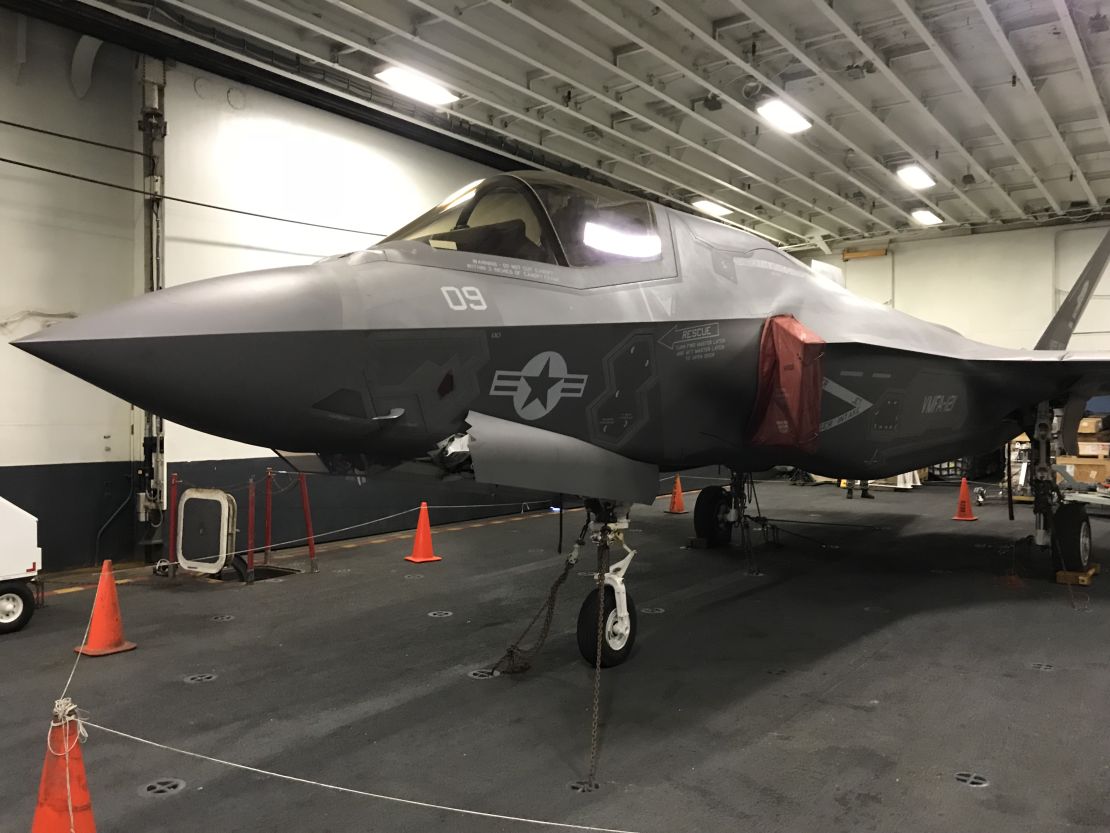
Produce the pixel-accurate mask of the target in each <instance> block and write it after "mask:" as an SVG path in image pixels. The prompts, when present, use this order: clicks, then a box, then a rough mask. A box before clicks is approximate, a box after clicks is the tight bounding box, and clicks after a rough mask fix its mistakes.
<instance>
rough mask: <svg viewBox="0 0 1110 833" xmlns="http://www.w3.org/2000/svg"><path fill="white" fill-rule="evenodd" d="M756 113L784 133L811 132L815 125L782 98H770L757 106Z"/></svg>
mask: <svg viewBox="0 0 1110 833" xmlns="http://www.w3.org/2000/svg"><path fill="white" fill-rule="evenodd" d="M755 109H756V112H757V113H759V115H761V116H763V118H765V119H766V120H767V123H768V124H769V125H771V127H773V128H775V129H776V130H781V131H782V132H783V133H801V132H802V131H803V130H809V129H810V128H811V127H812V126H813V125H812V124H810V122H809V119H807V118H806V117H805V116H803V115H802V114H801V113H799V112H798V111H797V110H795V109H794V108H793V107H791V106H790V105H789V104H787V103H786V102H785V101H783V100H782V99H781V98H768V99H767V100H766V101H764V102H763V103H762V104H759V105H757V106H756V108H755Z"/></svg>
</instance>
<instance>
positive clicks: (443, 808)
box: [84, 719, 637, 833]
mask: <svg viewBox="0 0 1110 833" xmlns="http://www.w3.org/2000/svg"><path fill="white" fill-rule="evenodd" d="M84 725H85V726H91V727H92V728H94V729H99V730H100V731H101V732H107V733H108V734H110V735H115V736H116V737H120V738H123V739H125V740H130V741H134V742H135V743H142V744H145V745H146V746H153V747H154V748H155V749H162V750H164V751H166V752H175V753H177V754H178V755H186V756H188V757H190V758H196V759H198V760H201V761H208V762H209V763H212V764H219V765H220V766H226V767H230V768H231V769H238V770H242V771H243V772H253V773H255V774H256V775H265V776H267V777H268V778H278V779H280V780H282V781H291V782H293V783H295V784H305V785H307V786H310V787H322V788H323V789H326V790H333V791H335V792H340V793H347V794H348V795H358V796H362V797H363V798H373V799H377V800H379V801H392V802H394V803H397V804H406V805H408V806H410V807H422V808H424V809H426V810H438V811H440V812H444V813H456V814H458V815H463V816H477V817H478V818H485V819H497V820H499V821H513V822H520V823H521V824H534V825H538V826H541V827H554V828H558V829H561V830H581V831H585V832H586V833H637V831H634V830H622V829H618V828H613V827H594V826H592V825H588V824H572V823H570V822H563V821H545V820H543V819H530V818H525V817H524V816H508V815H504V814H502V813H487V812H484V811H482V810H468V809H466V808H465V807H452V806H450V805H448V804H435V803H433V802H430V801H418V800H416V799H413V798H401V797H400V796H395V795H384V794H382V793H375V792H369V791H367V790H356V789H354V788H353V787H341V786H339V785H338V784H327V783H324V782H323V781H313V780H312V779H310V778H298V777H297V776H295V775H286V774H285V773H282V772H271V771H269V770H266V769H260V768H259V767H254V766H248V765H247V764H239V763H235V762H234V761H225V760H223V759H222V758H213V757H212V756H210V755H202V754H200V753H199V752H190V751H189V750H188V749H177V748H176V747H173V746H167V745H166V744H164V743H158V742H157V741H153V740H147V739H146V738H141V737H139V736H137V735H131V734H128V733H127V732H121V731H119V730H118V729H109V728H108V727H107V726H101V725H100V724H99V723H93V722H92V721H91V720H88V719H86V720H85V721H84Z"/></svg>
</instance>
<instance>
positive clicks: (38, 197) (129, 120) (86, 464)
mask: <svg viewBox="0 0 1110 833" xmlns="http://www.w3.org/2000/svg"><path fill="white" fill-rule="evenodd" d="M78 41H79V35H78V34H77V33H75V32H71V31H68V30H65V29H60V28H58V27H56V26H52V25H50V24H47V23H43V22H41V21H38V20H35V19H33V18H27V17H21V16H19V15H16V14H15V13H13V12H9V11H6V10H0V118H3V119H5V120H7V121H13V122H18V123H24V124H31V125H35V126H38V127H42V128H46V129H49V130H53V131H56V132H60V133H67V134H71V135H76V136H82V137H85V138H88V139H92V140H95V141H98V142H103V143H105V144H109V145H115V146H119V147H123V148H130V149H137V148H138V145H139V141H140V140H139V135H138V133H137V131H136V129H135V122H136V116H135V114H136V113H137V112H138V103H137V95H136V93H137V90H136V85H135V83H134V80H133V79H134V64H135V56H134V54H133V53H130V52H128V51H127V50H124V49H120V48H117V47H114V46H112V45H110V44H104V45H103V46H102V47H101V48H100V50H99V51H98V53H97V55H96V59H95V62H94V65H93V70H92V73H91V76H88V75H87V76H84V77H83V78H82V76H81V74H80V73H78V80H79V82H81V81H82V80H87V81H89V82H90V83H89V86H88V89H87V91H85V92H84V94H83V95H79V94H78V92H75V90H74V88H73V86H72V85H71V82H70V67H71V61H72V58H73V54H74V49H75V48H76V47H77V44H78ZM79 86H82V84H80V83H79ZM0 150H2V152H0V155H2V156H5V157H7V158H10V159H16V160H20V161H23V162H26V163H29V164H32V165H38V166H41V167H44V168H49V169H54V170H63V171H69V172H71V173H76V174H80V175H84V176H91V177H97V178H100V179H105V180H110V181H112V182H116V183H120V184H123V185H134V184H135V182H136V181H137V178H138V176H139V175H140V167H139V164H138V157H137V156H135V155H134V154H130V153H126V152H121V151H117V150H109V149H105V148H99V147H95V146H92V145H88V144H81V143H77V142H73V141H69V140H66V139H61V138H57V137H51V136H46V135H43V134H40V133H32V132H29V131H26V130H20V129H18V128H14V127H10V126H7V125H0ZM141 210H142V206H141V200H140V199H139V198H138V197H136V196H135V195H133V194H129V193H127V192H125V191H118V190H110V189H107V188H104V187H102V186H97V185H91V184H88V183H82V182H77V181H75V180H72V179H64V178H62V177H59V176H57V175H55V174H51V173H47V172H45V171H36V170H31V169H29V168H21V167H16V166H13V165H8V164H3V163H0V252H2V253H3V257H4V265H3V268H2V269H0V495H3V496H4V497H5V498H7V499H8V500H10V501H12V502H13V503H15V504H16V505H17V506H19V507H20V508H22V509H24V510H26V511H28V512H30V513H32V514H33V515H35V516H36V517H38V518H39V525H38V530H39V543H40V545H41V547H42V551H43V563H44V567H45V568H46V569H60V568H63V567H66V566H72V565H74V564H79V563H88V562H89V561H91V560H92V559H93V557H94V554H95V553H96V551H97V548H98V543H97V537H98V533H99V532H100V530H101V529H102V527H103V530H104V531H103V534H102V535H101V536H100V541H99V548H100V551H101V552H103V553H111V554H115V555H118V554H121V553H127V552H129V551H130V547H131V542H132V540H133V524H132V521H131V518H130V517H129V513H128V512H127V511H123V509H126V506H125V503H126V502H128V501H129V493H130V482H131V477H130V475H131V463H130V461H131V460H132V459H134V458H135V457H136V456H137V454H138V451H137V449H136V448H135V447H134V446H135V445H136V440H135V438H134V436H133V435H132V433H131V424H132V417H133V409H132V408H131V406H130V405H128V404H127V403H125V402H123V401H121V400H119V399H116V398H115V397H113V396H109V395H108V394H106V393H104V392H102V391H100V390H99V389H97V388H94V387H93V386H92V385H88V384H86V383H85V382H82V381H81V380H79V379H77V378H75V377H73V376H70V375H68V374H66V373H63V372H62V371H60V370H57V369H55V368H53V367H51V366H50V365H47V364H46V363H45V362H42V361H39V360H38V359H35V358H33V357H32V356H29V355H27V354H26V353H23V352H22V351H20V350H17V349H15V348H14V347H10V346H9V345H8V342H9V341H11V340H13V339H16V338H18V337H20V336H23V335H27V334H29V333H33V332H35V331H36V330H38V329H40V328H41V327H42V326H43V325H44V324H47V323H49V322H50V321H51V320H53V319H51V318H49V317H44V316H42V315H39V314H37V313H50V314H56V315H81V314H84V313H88V312H93V311H95V310H98V309H101V308H103V307H106V306H109V305H111V304H114V303H117V302H118V301H122V300H124V299H125V298H128V297H130V296H131V295H133V294H135V293H136V292H138V291H140V290H141V287H142V271H141V261H140V258H141V254H137V251H136V249H137V248H138V250H139V252H141V248H142V247H141V245H139V242H138V241H140V240H141V230H142V225H141V222H142V221H141V217H142V213H141ZM32 313H35V314H32ZM121 507H122V509H121ZM117 509H120V510H121V511H120V513H119V514H118V515H117V516H116V519H115V521H114V522H113V523H112V524H110V525H105V521H106V520H107V519H108V518H109V517H111V516H112V514H113V513H114V512H116V510H117Z"/></svg>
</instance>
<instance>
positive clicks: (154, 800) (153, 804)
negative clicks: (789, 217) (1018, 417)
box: [0, 483, 1110, 833]
mask: <svg viewBox="0 0 1110 833" xmlns="http://www.w3.org/2000/svg"><path fill="white" fill-rule="evenodd" d="M688 485H695V484H691V483H688ZM687 498H688V502H689V508H692V501H693V495H687ZM760 499H761V502H762V506H763V510H764V512H765V513H766V514H768V515H770V516H772V517H776V518H792V519H796V520H802V521H809V522H814V521H823V520H827V521H832V522H836V523H840V524H850V523H857V524H867V525H870V526H875V527H880V528H878V529H866V528H861V527H853V526H809V525H807V526H801V525H784V528H788V529H790V530H793V531H796V532H801V533H802V534H804V535H806V536H809V537H808V538H796V537H793V536H789V535H784V536H783V541H784V543H785V544H786V546H785V548H783V549H781V550H777V551H773V552H771V551H768V550H765V549H762V548H761V550H760V552H759V557H760V560H759V564H760V567H761V569H762V571H763V573H764V574H763V575H761V576H752V575H749V574H748V572H747V569H746V566H747V565H746V564H745V562H744V560H743V559H742V558H741V557H740V555H739V553H738V552H737V551H735V550H732V551H697V550H689V549H684V548H683V545H684V544H685V543H686V540H687V538H688V536H689V534H690V524H691V521H690V516H689V515H686V516H680V517H676V516H669V515H665V514H663V512H662V510H663V508H664V506H665V501H664V500H663V499H660V500H659V501H657V503H656V504H655V506H654V507H653V508H650V509H647V508H640V509H639V510H638V511H637V512H636V513H635V514H634V524H633V528H634V530H636V531H635V532H634V533H633V534H632V535H631V536H630V540H631V542H632V543H633V544H634V545H635V546H636V547H637V548H638V549H639V552H640V554H639V556H638V557H637V559H636V561H635V563H634V564H633V567H632V570H631V574H630V579H629V582H630V583H629V586H630V589H631V592H632V593H633V594H634V596H635V601H636V604H637V606H638V607H640V608H643V607H656V608H663V612H662V613H658V614H656V615H641V616H640V632H639V639H638V644H637V648H636V651H635V654H634V656H633V657H632V659H631V660H630V661H629V662H628V663H627V664H626V665H624V666H622V667H620V668H617V669H613V670H610V671H607V672H606V673H605V675H604V681H603V687H602V704H603V709H604V712H603V714H604V718H603V719H604V725H603V740H602V757H601V767H600V772H599V777H600V780H601V781H602V785H603V786H602V789H601V790H600V791H599V792H596V793H592V794H588V795H582V794H579V793H576V792H574V791H572V790H571V789H569V787H568V785H569V783H570V782H572V781H574V780H576V779H579V778H582V777H583V776H584V767H585V754H586V749H587V741H588V729H589V717H590V710H589V705H590V682H591V669H590V668H589V667H588V666H587V665H586V664H585V663H584V662H583V661H582V660H581V659H580V658H579V656H578V652H577V649H576V647H575V642H574V632H573V628H574V621H575V616H576V614H577V610H578V607H579V604H580V603H581V600H582V598H583V597H584V596H585V594H586V593H587V592H588V591H589V589H590V581H591V580H590V579H589V578H587V577H584V576H579V575H575V574H572V577H571V580H570V581H569V582H568V584H567V586H566V587H565V588H564V590H563V594H562V596H561V599H560V605H559V608H558V613H557V616H556V618H555V623H554V627H553V629H552V637H551V639H550V640H549V642H548V645H547V647H546V649H545V650H544V652H543V654H542V656H541V658H540V659H539V661H538V663H537V665H536V667H535V668H534V669H533V670H532V671H530V672H528V673H526V674H524V675H522V676H518V677H511V678H510V677H499V678H494V679H486V680H475V679H471V678H469V677H468V676H467V672H469V671H471V670H474V669H478V668H482V667H485V666H488V665H489V664H490V663H491V661H492V660H494V659H496V658H497V657H498V656H499V655H500V654H501V652H502V651H503V650H504V648H505V646H506V644H507V643H508V642H510V641H511V640H512V639H513V638H515V637H516V635H517V633H518V631H519V630H520V629H521V627H522V626H523V624H525V623H526V622H527V621H528V619H529V618H530V617H531V615H532V613H533V612H534V611H535V609H536V607H537V606H538V604H539V603H540V601H541V599H542V598H543V596H544V594H545V593H546V590H547V587H548V585H549V584H550V582H551V580H552V579H553V578H554V576H555V574H556V573H557V572H558V569H559V565H560V559H559V557H558V556H557V555H555V553H554V538H555V524H556V519H555V516H552V515H546V514H544V515H539V516H528V517H526V518H520V519H515V518H509V519H501V520H502V522H499V523H489V522H486V523H485V524H484V525H482V526H478V527H473V528H471V527H467V528H464V529H462V530H458V531H453V532H451V531H443V532H439V533H438V534H436V536H435V545H436V548H437V550H438V551H439V552H440V554H441V555H443V556H444V560H443V561H442V562H439V563H434V564H426V565H420V566H415V565H411V564H408V563H407V562H405V561H403V560H401V556H402V555H404V554H405V552H406V551H407V547H408V542H407V541H405V540H401V539H398V537H397V536H385V540H384V543H373V542H372V541H369V540H368V541H363V542H358V543H357V544H356V545H354V546H352V547H350V548H334V549H332V550H331V551H329V552H327V553H326V554H324V555H322V556H321V558H320V562H321V572H320V573H319V574H318V575H309V574H302V575H296V576H291V577H289V578H286V579H285V580H284V581H282V582H273V581H265V582H261V583H259V584H257V585H255V586H253V587H245V586H242V585H238V584H234V583H224V584H218V583H214V582H208V581H203V580H196V579H193V578H189V577H186V578H182V579H179V580H178V582H177V584H176V585H171V584H170V583H169V582H168V581H166V580H164V579H154V578H143V577H140V576H141V575H145V573H144V574H135V580H134V581H133V582H132V583H129V584H125V585H123V586H121V587H120V598H121V603H122V608H123V616H124V623H125V627H126V633H127V637H128V638H129V639H132V640H134V641H135V642H137V643H139V649H138V650H136V651H132V652H130V653H126V654H121V655H117V656H112V657H107V658H102V659H83V660H82V661H81V664H80V666H79V668H78V669H77V674H76V678H75V680H74V683H73V686H72V689H71V695H72V696H73V698H74V700H75V701H76V703H77V704H78V705H79V706H81V707H82V708H83V709H86V710H88V712H89V714H90V718H91V719H92V720H93V721H95V722H96V723H99V724H102V725H104V726H108V727H112V728H115V729H118V730H121V731H124V732H129V733H133V734H135V735H138V736H141V737H144V738H149V739H152V740H156V741H159V742H161V743H165V744H168V745H170V746H173V747H179V748H184V749H187V750H192V751H195V752H200V753H204V754H208V755H214V756H216V757H219V758H223V759H228V760H231V761H236V762H241V763H244V764H249V765H252V766H256V767H259V768H262V769H265V770H273V771H278V772H282V773H287V774H290V775H294V776H298V777H302V778H305V779H310V780H313V781H320V782H326V783H329V784H337V785H342V786H346V787H352V788H355V789H361V790H368V791H372V792H377V793H386V794H389V795H395V796H401V797H404V798H409V799H415V800H420V801H428V802H433V803H441V804H447V805H453V806H458V807H465V808H472V809H476V810H482V811H489V812H495V813H504V814H509V815H513V816H524V817H530V818H535V819H546V820H554V821H560V822H569V823H577V824H587V825H597V826H602V827H611V828H620V829H623V830H632V831H640V833H670V832H671V831H726V830H730V831H731V830H759V831H801V830H814V831H816V830H820V831H840V830H844V831H848V830H852V831H855V830H907V831H922V830H944V831H985V830H1007V831H1026V830H1027V831H1038V833H1045V831H1055V830H1063V829H1068V830H1076V829H1080V830H1087V829H1089V830H1103V831H1104V830H1107V829H1110V799H1108V798H1107V794H1106V789H1105V783H1106V776H1107V773H1108V770H1110V756H1108V753H1107V749H1110V728H1108V727H1110V722H1108V721H1107V720H1106V719H1105V716H1106V704H1107V702H1110V661H1108V659H1107V650H1108V649H1107V646H1108V645H1110V604H1107V603H1106V602H1105V601H1104V599H1105V598H1106V590H1105V589H1104V587H1105V586H1106V583H1107V582H1110V576H1103V577H1102V579H1101V580H1100V583H1097V584H1096V585H1095V586H1094V587H1092V588H1090V589H1089V590H1082V589H1081V588H1074V590H1072V591H1069V589H1068V588H1066V587H1062V586H1058V585H1055V584H1053V583H1052V582H1051V575H1050V571H1049V569H1048V566H1047V563H1046V560H1045V559H1044V558H1043V557H1042V556H1040V555H1039V554H1037V553H1034V554H1033V555H1032V556H1028V555H1024V554H1022V553H1021V552H1020V551H1019V554H1018V557H1017V559H1016V561H1015V559H1014V557H1013V556H1012V555H1010V554H1007V553H1006V552H1005V551H1004V549H1005V547H1006V545H1007V544H1008V543H1009V542H1010V541H1012V540H1013V539H1015V538H1017V537H1019V536H1021V535H1024V534H1026V533H1027V532H1029V531H1030V529H1031V522H1032V518H1031V513H1030V512H1029V509H1028V507H1019V509H1018V520H1017V522H1015V523H1013V524H1010V523H1008V522H1007V521H1006V517H1005V516H1006V511H1005V507H1004V506H1003V505H1000V504H996V505H988V506H986V507H982V508H980V509H979V510H978V512H979V514H980V517H981V520H980V521H979V522H978V523H974V524H970V523H955V522H952V521H949V520H948V518H949V517H950V516H951V514H952V511H953V509H954V506H955V501H956V493H955V490H954V489H951V488H948V487H936V486H933V487H925V488H924V489H920V490H917V491H915V492H914V493H913V494H901V493H893V492H886V491H884V492H880V493H879V494H878V499H877V500H875V501H861V500H858V499H857V500H855V501H852V502H851V503H848V502H846V501H845V500H844V493H843V492H842V491H840V490H838V489H835V488H834V487H832V486H819V487H808V488H797V487H791V486H788V485H786V484H783V483H773V484H765V485H763V486H761V488H760ZM581 518H582V514H581V513H580V512H573V513H572V512H568V513H567V516H566V522H567V533H568V538H569V536H570V535H572V534H573V532H572V529H573V528H574V527H576V525H577V524H579V523H581ZM433 520H434V519H433ZM1094 532H1095V541H1096V548H1097V547H1098V546H1099V545H1100V544H1101V547H1102V549H1103V551H1104V552H1105V551H1106V547H1107V546H1108V545H1110V535H1108V533H1110V524H1107V523H1106V522H1105V521H1101V520H1098V521H1095V528H1094ZM592 557H593V556H592V554H587V555H586V556H584V560H583V562H581V564H580V566H579V567H578V568H577V570H578V571H581V572H586V571H588V569H589V566H588V565H589V563H590V560H591V558H592ZM1015 566H1016V570H1017V575H1016V576H1014V575H1011V574H1010V573H1011V569H1012V568H1013V567H1015ZM413 576H419V577H420V578H419V579H416V578H412V577H413ZM48 601H49V607H48V608H47V609H45V610H42V611H39V613H38V615H37V616H36V617H35V619H34V621H33V622H32V623H31V625H30V627H29V628H28V629H27V630H25V631H24V632H22V633H20V634H16V635H12V636H8V637H4V638H3V639H2V641H0V656H2V657H3V658H4V669H5V673H4V675H3V703H4V712H5V713H4V718H5V720H4V726H5V729H4V732H3V733H2V735H0V783H2V784H3V785H4V793H5V795H6V798H5V801H4V802H3V811H2V819H3V823H2V824H0V827H3V828H4V829H5V830H24V829H27V827H28V825H29V822H30V818H31V815H32V812H33V807H34V801H35V791H36V788H37V784H38V777H39V770H40V767H41V764H42V755H43V739H44V737H45V734H46V731H45V730H46V727H47V722H48V718H49V714H50V708H51V704H52V702H53V700H54V698H55V697H57V696H58V692H59V690H60V689H61V686H62V684H63V682H64V681H65V678H66V675H67V674H68V672H69V669H70V665H71V663H72V661H73V657H74V654H73V653H72V646H73V645H74V644H76V643H77V641H78V639H79V637H80V634H81V632H82V630H83V628H84V624H85V617H86V616H87V613H88V609H89V608H88V605H89V604H90V603H91V601H92V593H91V592H80V593H77V592H74V593H68V594H64V595H52V596H51V597H50V598H49V600H48ZM437 610H449V611H451V612H452V614H453V615H451V616H449V617H438V618H437V617H430V616H429V615H428V614H429V612H431V611H437ZM221 614H229V615H232V616H234V617H235V618H234V620H232V621H223V622H221V621H214V620H213V617H214V616H219V615H221ZM201 673H207V674H215V675H216V678H215V679H214V680H212V681H210V682H207V683H202V684H193V685H190V684H186V683H185V682H183V678H184V677H185V676H187V675H191V674H201ZM89 731H90V737H89V741H88V743H87V744H86V746H85V748H84V754H85V760H86V764H87V767H88V773H89V780H90V786H91V789H92V793H93V805H94V809H95V813H96V817H97V821H98V829H100V830H101V831H140V830H141V831H145V832H146V833H152V831H200V830H219V831H270V830H305V831H314V832H318V831H353V830H389V831H425V830H431V829H441V830H450V831H453V833H470V832H471V831H475V832H476V831H483V833H485V832H486V831H527V830H540V829H544V828H540V827H536V826H532V825H529V824H524V823H521V822H509V821H499V820H495V819H490V818H475V817H467V816H460V815H454V814H449V813H445V812H443V811H436V810H430V809H426V808H423V807H419V806H410V805H403V804H397V803H390V802H386V801H381V800H376V799H372V798H366V797H362V796H358V795H352V794H344V793H340V792H334V791H328V790H326V789H323V788H321V787H318V786H309V785H305V784H297V783H289V782H285V781H280V780H274V779H271V778H268V777H266V776H263V775H258V774H254V773H250V772H243V771H237V770H234V769H228V768H226V767H224V766H221V765H218V764H214V763H209V762H206V761H203V760H197V759H194V758H189V757H185V756H182V755H180V754H177V753H174V752H169V751H164V750H161V749H157V748H152V747H149V746H143V745H139V744H137V743H135V742H133V741H129V740H125V739H122V738H120V737H117V736H113V735H109V734H105V733H104V732H103V731H99V730H97V729H90V730H89ZM961 771H962V772H970V773H977V774H980V775H982V776H984V777H985V778H986V779H988V780H989V785H987V786H984V787H978V788H977V787H972V786H967V785H965V784H963V783H961V782H960V781H958V780H957V779H956V777H955V774H956V773H957V772H961ZM159 778H180V779H183V780H184V781H185V782H186V786H185V787H184V788H183V789H182V790H180V791H178V792H176V793H170V794H167V795H164V796H160V797H145V796H142V795H141V794H140V793H141V791H142V788H143V786H144V785H146V784H147V783H149V782H152V781H154V780H156V779H159Z"/></svg>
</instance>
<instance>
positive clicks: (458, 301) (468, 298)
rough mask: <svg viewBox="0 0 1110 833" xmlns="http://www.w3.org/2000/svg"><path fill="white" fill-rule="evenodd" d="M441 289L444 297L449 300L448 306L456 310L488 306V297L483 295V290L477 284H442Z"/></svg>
mask: <svg viewBox="0 0 1110 833" xmlns="http://www.w3.org/2000/svg"><path fill="white" fill-rule="evenodd" d="M439 291H440V292H442V293H443V299H444V300H445V301H447V306H449V307H450V308H451V309H453V310H455V311H456V312H461V311H463V310H467V309H472V310H478V311H481V310H484V309H485V308H486V299H485V298H483V297H482V291H481V290H480V289H478V287H476V286H464V287H462V288H459V287H457V286H441V287H440V288H439Z"/></svg>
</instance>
